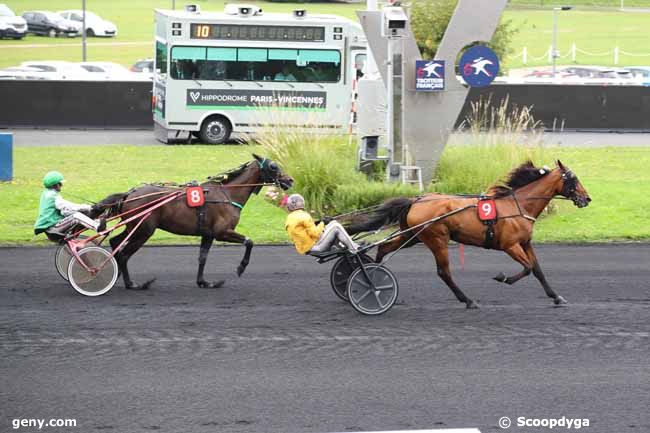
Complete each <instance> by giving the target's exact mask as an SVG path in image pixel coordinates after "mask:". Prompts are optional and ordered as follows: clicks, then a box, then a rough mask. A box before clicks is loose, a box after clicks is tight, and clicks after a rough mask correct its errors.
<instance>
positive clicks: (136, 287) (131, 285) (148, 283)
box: [126, 278, 156, 290]
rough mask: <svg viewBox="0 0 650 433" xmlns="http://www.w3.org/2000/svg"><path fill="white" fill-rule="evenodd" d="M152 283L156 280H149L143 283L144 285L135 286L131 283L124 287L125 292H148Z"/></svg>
mask: <svg viewBox="0 0 650 433" xmlns="http://www.w3.org/2000/svg"><path fill="white" fill-rule="evenodd" d="M154 281H156V279H155V278H152V279H150V280H149V281H147V282H146V283H144V284H135V283H132V284H129V285H128V286H126V290H148V289H149V287H151V284H152V283H153V282H154Z"/></svg>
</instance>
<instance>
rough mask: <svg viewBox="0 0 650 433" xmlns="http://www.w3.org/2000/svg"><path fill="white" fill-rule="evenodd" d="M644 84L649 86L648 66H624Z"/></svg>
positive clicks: (649, 69)
mask: <svg viewBox="0 0 650 433" xmlns="http://www.w3.org/2000/svg"><path fill="white" fill-rule="evenodd" d="M625 69H626V70H628V71H630V73H631V74H632V76H634V78H635V79H636V80H637V81H639V82H640V83H641V84H642V85H644V86H650V66H628V67H626V68H625Z"/></svg>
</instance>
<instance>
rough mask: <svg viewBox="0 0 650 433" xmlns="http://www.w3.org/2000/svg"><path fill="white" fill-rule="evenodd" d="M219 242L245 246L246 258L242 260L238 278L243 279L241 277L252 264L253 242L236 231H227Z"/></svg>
mask: <svg viewBox="0 0 650 433" xmlns="http://www.w3.org/2000/svg"><path fill="white" fill-rule="evenodd" d="M219 240H221V241H224V242H232V243H235V244H243V245H244V246H245V247H246V251H245V252H244V257H243V258H242V260H241V263H240V264H239V266H237V276H238V277H241V275H242V274H243V273H244V271H245V270H246V266H248V263H249V262H250V258H251V251H253V241H252V240H250V239H249V238H247V237H246V236H244V235H240V234H239V233H237V232H236V231H234V230H227V231H226V232H225V233H224V234H223V235H222V236H220V238H219Z"/></svg>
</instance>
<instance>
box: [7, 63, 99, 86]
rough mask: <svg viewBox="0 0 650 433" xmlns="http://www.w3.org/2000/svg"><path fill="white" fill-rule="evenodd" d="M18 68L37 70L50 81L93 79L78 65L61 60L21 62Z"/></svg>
mask: <svg viewBox="0 0 650 433" xmlns="http://www.w3.org/2000/svg"><path fill="white" fill-rule="evenodd" d="M20 66H21V67H29V68H35V69H38V70H40V71H41V72H43V73H46V74H47V75H46V77H47V78H48V79H50V80H76V81H88V80H93V79H94V78H93V77H92V75H91V74H90V73H89V72H88V71H86V70H85V69H83V68H82V67H80V66H79V65H77V64H75V63H71V62H64V61H62V60H42V61H39V60H32V61H29V62H22V63H21V64H20ZM44 75H45V74H44Z"/></svg>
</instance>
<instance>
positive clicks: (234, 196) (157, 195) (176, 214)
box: [91, 155, 293, 290]
mask: <svg viewBox="0 0 650 433" xmlns="http://www.w3.org/2000/svg"><path fill="white" fill-rule="evenodd" d="M253 157H254V158H255V159H254V160H253V161H250V162H248V163H246V164H244V165H242V166H241V167H239V168H236V169H234V170H231V171H229V172H226V173H223V174H221V175H220V176H215V177H212V178H208V179H209V180H208V181H207V182H204V183H202V184H201V185H200V187H201V188H202V190H203V193H204V199H205V204H204V205H203V206H201V207H197V208H192V207H189V206H188V204H187V203H186V195H185V194H180V195H179V196H178V198H176V199H175V200H173V201H171V202H169V203H167V204H165V205H163V206H161V207H159V208H158V209H155V210H154V211H153V212H152V214H151V216H149V217H148V218H146V219H145V220H144V221H140V220H139V219H136V220H134V221H131V222H129V223H127V224H126V228H125V230H124V231H123V232H121V233H120V234H119V235H117V236H115V237H113V238H111V239H110V244H111V247H112V248H113V250H114V251H115V250H117V251H118V252H117V254H116V255H115V260H116V261H117V264H118V267H119V270H120V272H121V273H122V277H123V278H124V285H125V286H126V288H127V289H140V290H142V289H147V288H148V287H149V285H150V284H151V283H152V282H153V281H154V280H150V281H147V282H146V283H144V284H142V285H138V284H136V283H134V282H133V281H132V280H131V277H130V275H129V269H128V266H127V263H128V261H129V259H130V258H131V256H132V255H133V254H135V252H136V251H138V250H139V249H140V247H141V246H142V245H143V244H144V243H145V242H146V241H147V240H148V239H149V238H150V237H151V235H153V234H154V232H155V231H156V229H158V228H159V229H162V230H165V231H167V232H170V233H174V234H177V235H185V236H201V249H200V253H199V269H198V273H197V276H196V284H198V286H199V287H204V288H208V287H209V288H216V287H221V286H222V285H223V283H224V282H223V281H217V282H214V283H208V282H207V281H206V280H205V279H204V277H203V270H204V268H205V262H206V260H207V257H208V252H209V251H210V247H211V246H212V242H213V241H214V240H217V241H223V242H233V243H238V244H243V245H244V246H245V247H246V251H245V253H244V257H243V258H242V261H241V263H240V264H239V266H238V267H237V275H238V276H241V275H242V273H243V272H244V270H245V269H246V266H247V265H248V263H249V260H250V255H251V250H252V248H253V241H252V240H250V239H249V238H247V237H245V236H243V235H241V234H239V233H237V232H236V231H235V228H236V227H237V224H238V223H239V217H240V212H241V210H242V209H243V207H244V205H245V204H246V202H247V201H248V199H249V197H250V196H251V194H253V193H259V191H260V189H261V188H262V187H263V186H264V185H268V184H276V185H278V186H280V187H281V188H282V189H284V190H286V189H289V188H290V187H291V185H292V184H293V179H292V178H291V177H289V176H287V175H286V174H284V173H283V172H282V170H281V169H280V167H279V166H278V164H276V163H275V162H273V161H271V160H268V159H263V158H261V157H259V156H257V155H253ZM178 190H179V188H178V187H169V186H164V185H144V186H140V187H137V188H134V189H132V190H130V191H128V192H127V193H121V194H113V195H110V196H109V197H106V198H105V199H104V200H102V201H101V202H99V203H98V204H96V205H95V206H93V215H91V216H92V217H93V218H96V217H97V216H99V215H100V214H102V213H103V212H105V211H108V212H107V213H108V215H107V216H109V217H110V216H115V215H118V214H120V215H124V214H125V213H127V215H124V216H122V217H121V219H122V220H125V219H127V218H128V217H129V215H128V212H129V211H134V210H135V209H138V208H145V209H146V207H147V204H148V203H152V202H156V200H160V199H161V197H162V196H164V195H165V194H169V193H172V194H173V193H174V191H178ZM140 222H141V224H140V225H139V226H138V224H139V223H140ZM133 230H135V232H134V233H133V235H132V237H131V238H130V239H129V240H128V242H126V243H125V244H124V245H123V246H122V247H121V248H120V244H121V243H122V241H123V240H124V239H125V238H126V237H127V236H128V234H129V233H130V232H131V231H133Z"/></svg>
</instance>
